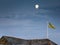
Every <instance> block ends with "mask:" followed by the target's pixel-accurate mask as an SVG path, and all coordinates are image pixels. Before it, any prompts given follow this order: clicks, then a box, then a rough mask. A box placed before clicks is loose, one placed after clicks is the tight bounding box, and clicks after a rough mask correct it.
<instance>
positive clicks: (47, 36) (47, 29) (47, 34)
mask: <svg viewBox="0 0 60 45" xmlns="http://www.w3.org/2000/svg"><path fill="white" fill-rule="evenodd" d="M46 36H47V38H48V21H47V35H46Z"/></svg>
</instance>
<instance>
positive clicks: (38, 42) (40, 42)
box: [1, 36, 57, 45]
mask: <svg viewBox="0 0 60 45" xmlns="http://www.w3.org/2000/svg"><path fill="white" fill-rule="evenodd" d="M1 39H6V40H7V41H8V42H10V43H14V44H24V45H48V43H52V44H51V45H57V44H56V43H54V42H53V41H51V40H49V39H31V40H25V39H21V38H15V37H10V36H2V38H1Z"/></svg>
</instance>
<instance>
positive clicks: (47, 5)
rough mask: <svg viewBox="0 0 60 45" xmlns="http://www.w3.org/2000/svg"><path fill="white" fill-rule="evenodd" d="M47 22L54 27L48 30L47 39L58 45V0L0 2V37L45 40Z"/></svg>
mask: <svg viewBox="0 0 60 45" xmlns="http://www.w3.org/2000/svg"><path fill="white" fill-rule="evenodd" d="M35 4H39V6H40V7H39V9H35V7H34V6H35ZM47 21H48V22H51V23H53V24H54V25H55V27H56V29H55V30H53V29H50V28H49V29H48V30H49V39H51V40H53V41H55V42H56V43H57V44H59V41H60V30H59V29H60V0H0V37H1V36H3V35H7V36H14V37H19V38H24V39H33V38H34V39H36V38H37V39H40V38H46V30H47Z"/></svg>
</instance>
